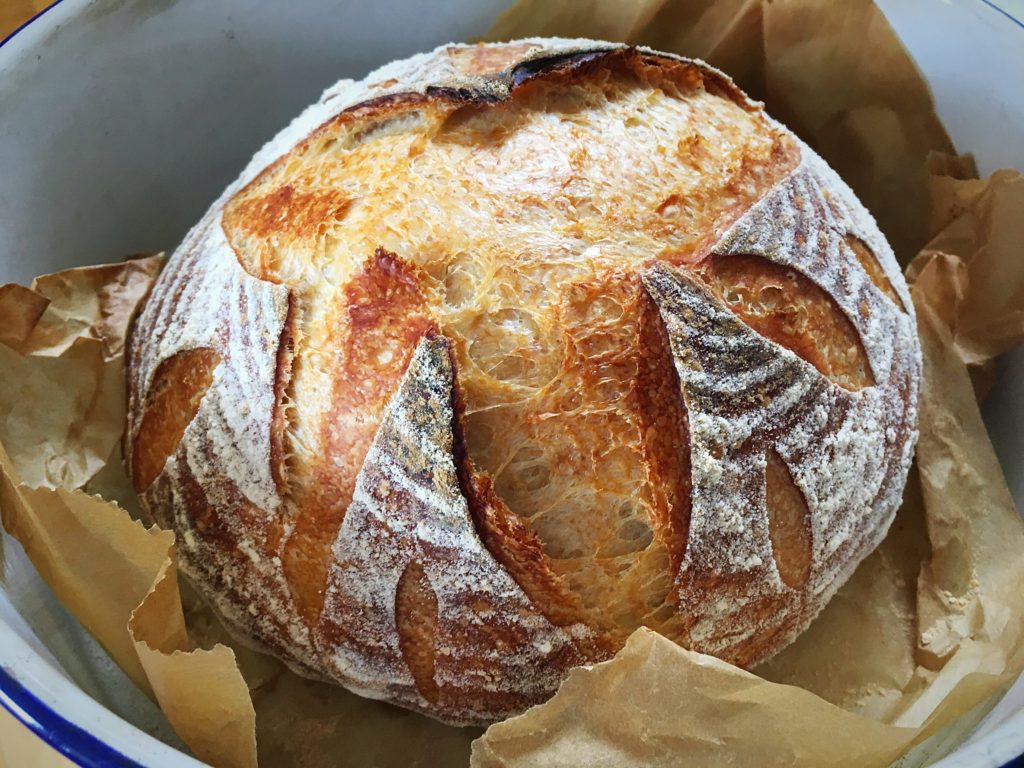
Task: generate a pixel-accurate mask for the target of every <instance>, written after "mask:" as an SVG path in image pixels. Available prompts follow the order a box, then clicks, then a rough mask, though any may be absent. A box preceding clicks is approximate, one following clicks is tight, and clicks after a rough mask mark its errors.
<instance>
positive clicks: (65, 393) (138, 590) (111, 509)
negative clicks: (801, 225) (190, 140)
mask: <svg viewBox="0 0 1024 768" xmlns="http://www.w3.org/2000/svg"><path fill="white" fill-rule="evenodd" d="M541 34H561V35H569V36H587V37H599V38H600V37H603V38H609V39H615V40H626V41H629V42H638V43H645V44H649V45H651V46H653V47H656V48H661V49H664V50H670V51H676V52H679V53H683V54H686V55H691V56H699V57H703V58H706V59H707V60H709V61H710V62H711V63H713V64H716V65H718V66H720V67H722V68H723V69H724V70H726V71H727V72H729V73H730V74H731V75H733V76H734V77H735V78H736V79H737V81H738V82H739V83H740V85H741V86H743V87H744V88H745V89H747V90H748V92H750V93H751V94H752V95H754V96H756V97H759V98H762V99H765V100H766V102H767V106H768V109H769V111H770V112H771V114H773V115H774V116H776V117H778V118H779V119H780V120H782V121H784V122H786V123H787V124H789V125H790V127H792V128H793V129H795V130H796V131H797V132H798V133H799V134H800V135H801V136H802V137H803V138H805V139H806V140H807V141H808V142H809V143H810V144H811V145H812V146H814V147H815V148H816V149H817V150H818V151H819V152H821V153H822V154H823V155H824V156H825V158H826V159H827V160H829V162H830V163H832V165H833V166H834V167H835V168H836V169H837V170H839V171H840V173H842V174H843V176H844V177H845V178H846V179H847V181H849V182H850V183H851V185H852V186H853V187H854V188H855V190H856V191H857V192H858V194H859V195H860V196H861V198H862V200H864V202H865V203H866V204H867V205H868V207H869V208H870V209H871V210H872V212H873V213H874V214H875V215H876V217H877V218H878V219H879V222H880V224H881V225H882V227H883V229H884V230H885V232H886V234H887V236H888V237H889V238H890V241H891V242H892V243H893V245H894V247H895V248H896V250H897V253H898V255H899V257H900V259H901V261H902V262H903V263H905V264H909V267H908V278H909V279H910V280H911V282H912V284H913V285H912V293H913V296H914V301H915V305H916V310H917V314H918V319H919V323H920V331H921V338H922V345H923V349H924V354H925V380H924V385H923V392H922V404H921V440H920V443H919V447H918V461H917V465H916V466H915V468H914V469H913V470H912V471H911V477H910V481H909V483H908V488H907V491H906V494H905V498H904V504H903V507H902V508H901V510H900V511H899V513H898V515H897V519H896V522H895V523H894V524H893V527H892V530H891V531H890V534H889V536H888V537H887V539H886V540H885V542H884V543H883V544H882V545H881V546H880V547H879V549H878V550H877V551H876V552H875V553H873V554H872V555H871V556H870V557H869V558H868V559H867V560H866V561H865V562H864V563H863V564H862V566H861V567H860V568H859V569H858V570H857V572H856V573H855V574H854V576H853V577H852V578H851V580H850V581H849V582H848V583H847V584H846V585H845V586H844V587H843V588H842V589H841V590H840V592H839V594H838V595H837V596H836V598H835V599H834V600H833V601H832V602H831V603H830V604H829V606H828V607H827V608H826V610H825V611H824V613H823V614H822V615H821V616H820V617H819V618H818V620H817V621H816V622H815V623H814V624H813V625H812V626H811V628H810V629H809V630H808V631H807V632H806V633H805V634H804V635H802V636H801V637H800V638H799V639H798V640H797V641H796V643H794V644H793V645H792V646H791V647H790V648H788V649H786V650H785V651H784V652H783V653H781V654H780V655H779V656H777V657H776V658H774V659H773V660H771V661H770V662H768V663H767V664H764V665H762V666H761V667H760V668H758V669H756V670H754V671H753V672H746V671H743V670H739V669H736V668H735V667H732V666H730V665H728V664H725V663H723V662H721V661H718V660H716V659H713V658H711V657H708V656H703V655H701V654H697V653H693V652H690V651H686V650H684V649H682V648H680V647H678V646H676V645H675V644H673V643H671V642H669V641H668V640H665V639H664V638H662V637H660V636H659V635H657V634H656V633H654V632H651V631H648V630H643V629H641V630H638V631H637V632H636V633H635V634H634V635H633V637H632V638H631V639H630V641H629V643H628V644H627V646H626V647H625V648H624V649H623V650H622V651H621V652H620V653H619V654H618V655H617V656H616V657H615V658H614V659H613V660H611V661H609V662H606V663H604V664H599V665H595V666H593V667H590V668H587V669H580V670H576V671H574V672H573V673H572V675H571V676H570V678H569V679H568V680H567V681H566V683H565V684H564V685H563V686H562V688H561V690H560V691H559V693H558V694H557V695H556V696H555V697H554V698H553V699H552V700H551V701H550V702H548V703H547V704H545V705H542V706H540V707H535V708H534V709H532V710H530V711H529V712H527V713H526V714H524V715H522V716H520V717H518V718H513V719H511V720H508V721H506V722H504V723H500V724H497V725H495V726H492V727H491V728H490V729H488V730H487V732H486V733H485V734H483V735H482V736H481V734H480V732H479V731H474V730H472V729H455V728H448V727H445V726H442V725H440V724H437V723H435V722H433V721H430V720H427V719H425V718H422V717H420V716H417V715H413V714H410V713H408V712H404V711H402V710H398V709H396V708H394V707H390V706H388V705H386V704H380V703H377V702H371V701H367V700H364V699H360V698H358V697H356V696H353V695H351V694H348V693H347V692H345V691H343V690H341V689H338V688H335V687H332V686H328V685H325V684H322V683H315V682H310V681H306V680H302V679H300V678H298V677H296V676H295V675H293V674H292V673H290V672H288V671H286V670H285V669H284V668H283V666H282V665H281V664H280V663H279V662H277V661H276V660H273V659H270V658H268V657H264V656H260V655H259V654H256V653H253V652H251V651H249V650H247V649H246V648H244V647H242V646H239V645H238V644H237V643H235V642H234V641H233V640H232V639H231V638H230V637H228V636H227V635H226V633H225V632H224V630H223V628H222V627H221V626H220V624H219V623H218V621H217V620H216V618H214V617H213V616H212V614H211V613H210V612H209V610H208V609H207V608H206V607H205V605H204V604H203V603H202V601H201V600H200V599H198V598H197V597H196V596H195V595H194V594H192V593H191V591H190V589H189V588H188V586H187V585H186V584H182V586H181V592H180V594H179V589H178V585H177V580H176V579H175V577H174V553H173V543H172V537H171V535H170V534H169V533H163V532H159V531H156V530H155V529H151V528H150V529H147V528H146V527H145V526H144V525H143V524H141V523H140V522H135V521H133V520H132V519H131V516H130V515H129V514H128V513H127V512H126V511H124V509H123V508H122V507H125V508H128V509H136V510H137V508H133V506H132V505H133V499H132V494H131V491H130V488H129V487H128V486H127V483H126V480H125V478H124V473H123V471H122V470H121V468H120V453H119V449H118V437H119V435H120V431H121V429H122V424H123V381H122V376H123V368H122V363H121V351H122V344H123V336H124V330H125V327H126V325H127V321H128V318H129V317H130V315H131V313H132V311H133V310H134V307H135V306H136V305H137V304H138V302H139V301H140V300H141V298H142V296H143V295H144V293H145V291H146V290H147V289H148V285H149V282H150V280H151V279H152V276H153V274H154V271H155V269H156V265H157V262H156V261H155V260H153V259H150V260H142V261H135V262H128V263H126V264H122V265H113V266H107V267H99V268H95V269H85V270H71V271H69V272H67V273H61V274H60V275H58V276H49V277H46V278H41V279H40V280H39V281H37V283H36V284H35V285H34V286H33V288H32V289H26V288H21V287H18V286H4V287H0V414H3V416H4V417H5V418H4V419H3V420H2V421H0V445H2V447H3V448H5V449H6V453H5V452H3V451H2V450H0V509H2V511H3V519H4V524H5V526H6V527H7V528H8V530H10V531H11V532H12V533H13V534H14V535H15V536H16V537H17V538H18V539H19V540H20V541H22V543H23V544H25V546H26V549H27V550H28V551H29V554H30V556H31V557H32V559H33V562H34V563H35V564H36V566H37V568H39V570H40V573H41V574H42V575H43V577H44V578H45V579H46V580H47V582H48V583H49V584H50V585H51V586H52V587H53V588H54V590H55V591H56V593H57V594H58V596H59V597H60V598H61V599H62V601H64V603H65V605H67V606H68V608H69V609H70V610H71V611H72V612H73V613H74V614H75V615H76V616H77V617H78V618H79V619H80V620H81V621H82V622H83V624H84V625H85V626H86V627H88V628H89V629H90V631H91V632H92V633H93V634H94V635H96V637H97V638H98V639H99V640H100V641H101V642H102V643H103V645H104V646H105V647H106V648H107V649H108V650H109V651H110V653H111V655H112V656H113V657H114V658H115V659H116V660H117V661H118V663H119V664H120V665H121V666H122V667H123V668H124V669H125V670H126V671H127V672H128V674H129V675H131V676H132V678H133V679H134V680H136V681H137V682H138V683H139V685H140V686H141V687H142V688H143V689H144V690H147V691H150V692H151V693H152V694H153V695H154V696H155V697H156V699H157V701H158V702H159V703H160V705H161V706H162V707H163V709H164V711H165V712H166V713H167V714H168V717H169V719H170V721H171V722H172V724H173V725H174V727H175V729H176V730H177V731H178V732H179V733H180V734H181V736H182V738H183V739H184V740H185V741H186V743H188V744H189V745H190V746H191V748H192V749H193V750H194V751H195V752H196V754H197V755H199V756H200V757H201V758H203V759H205V760H207V761H209V762H211V763H212V764H214V765H217V766H221V765H223V766H251V765H254V764H255V762H256V753H255V737H254V728H253V723H254V718H255V724H256V730H257V731H258V734H259V757H260V763H261V764H262V765H263V766H273V767H274V768H277V766H284V767H287V766H304V767H306V768H327V766H341V765H346V766H347V765H374V766H391V765H394V766H398V765H424V766H426V765H429V766H449V765H451V766H455V765H465V764H466V762H467V759H468V757H469V751H470V742H471V741H472V740H473V739H477V740H476V741H475V742H474V743H473V746H472V762H473V764H474V765H477V766H503V765H513V764H514V765H517V766H518V765H609V766H611V765H615V766H618V765H635V766H641V765H673V766H701V765H722V764H732V765H757V766H765V765H809V766H886V765H889V764H890V763H891V762H892V761H893V760H895V759H897V757H899V756H900V755H902V754H904V753H905V752H906V751H907V750H908V749H911V753H910V756H909V757H907V758H905V761H904V763H901V765H905V766H914V765H924V764H926V763H927V762H928V761H929V760H932V759H934V758H935V757H937V756H940V755H941V754H942V753H943V752H944V751H945V750H948V749H949V748H951V747H952V746H954V745H955V743H956V741H957V739H959V738H961V737H962V736H964V735H965V734H966V732H967V730H969V728H970V726H971V725H972V724H973V723H976V722H977V720H978V719H979V718H980V717H981V716H982V715H983V714H984V713H985V712H986V711H987V710H988V708H989V707H990V706H991V705H992V703H993V702H994V698H995V697H996V696H997V695H998V694H999V693H1000V692H1001V691H1002V690H1004V689H1005V688H1006V687H1007V685H1008V684H1009V681H1010V680H1011V679H1012V678H1013V677H1014V676H1015V675H1016V674H1017V673H1019V672H1020V670H1021V669H1022V667H1024V627H1022V620H1024V594H1022V590H1021V588H1020V585H1021V584H1022V583H1024V559H1022V557H1021V553H1022V552H1024V524H1022V522H1021V519H1020V517H1019V516H1018V514H1017V511H1016V510H1015V509H1014V505H1013V502H1012V499H1011V498H1010V495H1009V491H1008V490H1007V488H1006V484H1005V481H1004V479H1003V477H1002V473H1001V471H1000V468H999V465H998V463H997V461H996V458H995V456H994V454H993V451H992V447H991V444H990V443H989V440H988V437H987V434H986V433H985V430H984V425H983V424H982V422H981V417H980V414H979V411H978V407H977V400H976V396H977V395H980V394H984V392H985V391H986V390H987V387H988V386H989V385H990V384H991V377H992V375H993V374H992V371H993V368H992V366H991V360H992V358H993V357H994V356H995V355H997V354H999V353H1001V352H1003V351H1006V350H1007V349H1010V348H1011V347H1013V346H1014V345H1016V344H1018V343H1020V341H1021V340H1022V339H1024V259H1022V258H1021V247H1022V246H1021V243H1024V180H1022V179H1021V177H1020V176H1019V174H1016V173H1013V172H1008V171H1004V172H1000V173H998V174H996V175H995V176H993V177H992V178H991V179H989V180H985V181H979V180H977V179H976V178H974V176H975V175H976V174H975V173H974V166H973V163H972V162H971V161H970V158H965V157H958V156H956V155H954V154H952V152H953V148H952V146H951V144H950V141H949V139H948V137H947V136H946V133H945V131H944V130H943V128H942V126H941V124H940V123H939V122H938V120H937V118H936V117H935V114H934V110H933V107H932V103H931V98H930V95H929V93H928V90H927V88H926V87H925V85H924V82H923V81H922V79H921V77H920V75H919V73H918V72H917V70H916V68H915V67H914V65H913V63H912V62H911V61H910V59H909V57H908V56H907V54H906V52H905V51H904V49H903V48H902V46H901V45H900V44H899V42H898V40H897V39H896V37H895V35H894V34H893V32H892V30H891V29H890V28H889V26H888V24H887V23H886V21H885V19H884V17H883V16H882V14H881V13H880V12H879V11H878V10H877V9H876V8H875V7H874V6H873V5H872V4H871V3H870V2H867V1H866V0H849V1H848V2H844V3H818V2H811V1H810V0H774V1H773V2H767V1H764V2H762V1H761V0H724V1H721V0H720V1H719V2H710V0H691V1H690V2H684V1H683V0H674V1H669V2H659V1H651V0H647V1H646V2H635V3H619V2H615V1H614V0H587V2H575V1H574V0H526V2H522V3H519V4H518V5H516V6H514V7H513V8H512V9H510V10H509V11H508V12H507V13H506V15H504V16H503V17H502V18H501V19H500V20H499V22H498V23H497V25H496V27H495V29H494V30H493V31H492V33H491V39H502V38H509V37H517V36H525V35H541ZM58 287H59V289H58ZM8 454H9V455H8ZM82 487H85V488H86V489H87V490H88V491H91V492H94V493H97V492H98V493H101V494H102V496H103V498H104V499H112V500H117V501H119V502H120V504H121V506H117V505H115V504H113V503H108V502H106V501H103V500H101V499H99V498H95V497H93V496H90V495H88V494H87V493H86V492H83V491H82V490H77V489H79V488H82ZM186 625H187V626H188V633H186V629H185V627H186ZM189 634H190V635H191V642H190V639H189ZM227 646H230V647H231V648H233V649H234V651H233V652H232V650H231V649H230V648H229V647H227ZM190 648H199V649H210V650H192V651H189V650H188V649H190ZM243 677H244V682H243ZM246 686H248V689H249V692H247V690H246ZM250 692H251V702H250ZM961 716H964V717H961ZM958 717H961V719H960V721H958V722H957V723H956V725H955V726H954V727H952V728H951V727H949V726H950V724H951V723H953V721H954V720H956V719H957V718H958ZM477 737H479V738H477Z"/></svg>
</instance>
